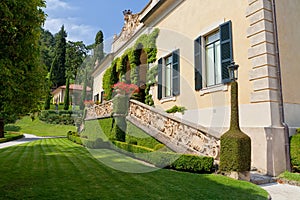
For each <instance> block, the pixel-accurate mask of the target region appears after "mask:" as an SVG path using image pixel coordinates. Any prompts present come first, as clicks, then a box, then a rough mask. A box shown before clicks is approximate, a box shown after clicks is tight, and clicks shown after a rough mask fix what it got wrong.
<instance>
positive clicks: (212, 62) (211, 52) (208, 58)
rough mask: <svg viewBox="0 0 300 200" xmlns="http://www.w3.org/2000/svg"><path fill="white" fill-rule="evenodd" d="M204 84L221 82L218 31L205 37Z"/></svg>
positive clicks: (209, 84)
mask: <svg viewBox="0 0 300 200" xmlns="http://www.w3.org/2000/svg"><path fill="white" fill-rule="evenodd" d="M205 64H206V65H205V67H206V86H213V85H217V84H220V83H222V76H221V56H220V34H219V31H217V32H215V33H213V34H211V35H208V36H206V37H205Z"/></svg>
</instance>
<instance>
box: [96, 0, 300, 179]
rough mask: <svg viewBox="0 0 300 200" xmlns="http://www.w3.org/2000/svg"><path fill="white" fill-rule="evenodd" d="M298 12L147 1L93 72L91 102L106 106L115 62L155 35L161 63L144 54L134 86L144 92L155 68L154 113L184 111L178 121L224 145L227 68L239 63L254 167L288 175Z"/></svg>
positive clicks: (226, 1)
mask: <svg viewBox="0 0 300 200" xmlns="http://www.w3.org/2000/svg"><path fill="white" fill-rule="evenodd" d="M299 10H300V1H298V0H285V1H281V0H219V1H211V0H150V1H149V3H148V4H147V5H145V8H144V9H143V10H142V11H141V12H139V13H137V14H133V13H132V12H131V11H128V10H127V11H124V17H125V24H124V27H123V29H122V31H121V33H120V34H119V35H116V36H115V38H114V42H113V43H112V50H111V53H110V54H109V55H108V56H107V57H106V58H105V59H104V60H103V61H102V62H101V63H100V64H99V65H98V66H96V67H95V70H94V73H93V76H94V84H95V85H96V86H97V87H93V88H94V89H93V96H94V98H95V99H98V100H99V99H103V95H105V94H104V89H103V88H102V80H103V76H104V73H105V71H106V70H107V69H108V68H109V67H110V66H111V65H112V63H113V61H114V59H116V58H121V57H122V55H124V53H126V50H128V49H129V48H133V47H136V42H137V41H138V39H139V38H140V37H141V36H142V35H145V34H146V35H149V34H151V33H152V32H153V31H154V30H155V29H158V30H159V33H158V36H157V38H156V49H157V52H156V53H157V54H156V61H155V62H147V56H148V55H147V51H146V50H141V52H140V60H139V63H140V67H139V68H138V69H139V73H138V74H139V81H138V82H137V84H138V86H139V87H140V88H142V89H143V85H145V83H146V82H147V80H146V72H147V71H149V70H150V69H151V68H152V67H155V66H158V75H157V77H156V80H157V84H154V85H152V86H151V88H150V91H149V94H151V95H152V98H153V101H154V107H155V109H158V110H161V111H165V110H167V109H170V108H171V107H173V106H174V105H177V106H182V107H185V108H186V111H185V112H184V114H183V115H182V116H179V117H180V118H182V119H184V120H185V121H188V122H190V123H193V124H196V125H199V126H201V127H205V128H206V130H207V132H208V133H210V134H211V135H213V136H214V137H216V138H220V136H221V135H222V134H223V133H224V132H226V131H227V130H228V128H229V123H230V84H228V83H229V73H228V70H227V67H228V66H229V65H230V64H231V63H233V62H235V64H238V65H239V69H238V79H237V82H238V84H239V96H238V98H239V110H240V112H239V113H240V126H241V129H242V131H243V132H245V133H246V134H247V135H249V136H250V138H251V142H252V166H253V167H255V168H257V169H258V170H259V171H261V172H262V173H266V174H270V175H278V174H279V173H281V172H283V171H284V170H286V169H288V167H289V161H288V160H289V152H288V150H289V146H288V143H289V141H288V137H289V136H290V135H292V134H294V132H295V129H296V128H298V127H300V117H299V116H300V91H299V87H298V86H297V80H298V79H299V77H298V76H299V75H300V65H299V63H300V58H299V57H298V56H297V53H298V52H300V45H299V44H300V37H299V36H300V28H299V26H298V24H299V19H300V12H299ZM143 48H146V47H143ZM151 48H152V47H151ZM129 60H130V59H129ZM128 62H129V61H128ZM130 67H131V65H130V63H129V64H127V65H126V68H127V71H129V70H130ZM131 74H132V73H131ZM128 77H129V78H128ZM124 79H125V80H127V81H129V80H130V74H129V75H126V76H125V78H124Z"/></svg>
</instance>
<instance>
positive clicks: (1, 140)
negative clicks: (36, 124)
mask: <svg viewBox="0 0 300 200" xmlns="http://www.w3.org/2000/svg"><path fill="white" fill-rule="evenodd" d="M6 134H7V133H4V136H5V135H6ZM9 135H10V136H9V137H5V138H0V143H4V142H9V141H13V140H17V139H21V138H23V133H9Z"/></svg>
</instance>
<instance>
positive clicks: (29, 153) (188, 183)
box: [0, 138, 267, 200]
mask: <svg viewBox="0 0 300 200" xmlns="http://www.w3.org/2000/svg"><path fill="white" fill-rule="evenodd" d="M99 153H100V155H99V156H100V157H101V156H102V157H103V156H105V157H106V159H107V158H108V157H109V156H111V158H110V161H111V162H119V164H120V162H125V163H126V162H128V163H130V164H133V162H136V161H135V160H130V159H127V157H125V156H124V157H122V158H120V157H119V156H118V155H115V153H114V152H110V151H104V152H102V153H101V152H99ZM0 174H1V179H0V199H18V198H21V199H155V200H156V199H180V200H181V199H267V193H266V192H265V191H264V190H262V189H261V188H260V187H258V186H256V185H253V184H251V183H248V182H243V181H235V180H232V179H229V178H226V177H222V176H218V175H201V174H191V173H183V172H176V171H171V170H164V169H161V170H157V171H153V172H149V173H141V174H138V173H136V174H133V173H125V172H120V171H117V170H114V169H111V168H109V167H107V166H106V165H104V164H102V163H101V162H99V161H98V160H97V159H95V158H94V157H92V156H91V154H90V153H89V152H88V150H87V149H85V148H83V147H81V146H79V145H76V144H74V143H72V142H70V141H68V140H67V139H65V138H62V139H44V140H38V141H34V142H31V143H27V144H23V145H20V146H14V147H9V148H5V149H0Z"/></svg>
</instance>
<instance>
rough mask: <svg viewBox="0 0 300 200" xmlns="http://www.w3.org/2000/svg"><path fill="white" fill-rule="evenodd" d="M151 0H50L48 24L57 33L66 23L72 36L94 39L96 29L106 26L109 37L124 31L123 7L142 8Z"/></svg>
mask: <svg viewBox="0 0 300 200" xmlns="http://www.w3.org/2000/svg"><path fill="white" fill-rule="evenodd" d="M148 2H149V0H46V3H47V8H46V9H45V13H46V14H47V15H48V17H47V19H46V22H45V25H44V28H45V29H47V30H49V31H50V32H51V33H53V34H55V33H57V32H58V31H59V29H60V27H61V26H62V25H65V29H66V31H67V33H68V40H72V41H83V42H84V43H85V44H86V45H89V44H92V43H93V42H94V39H95V36H96V33H97V32H98V31H99V30H102V31H103V33H104V38H105V40H111V38H112V37H113V35H114V34H115V33H120V31H121V29H122V27H123V24H124V20H123V13H122V11H123V10H126V9H130V10H132V11H133V12H134V13H137V12H140V11H141V10H142V9H143V8H144V7H145V6H146V5H147V3H148Z"/></svg>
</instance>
